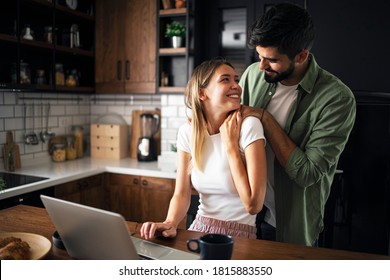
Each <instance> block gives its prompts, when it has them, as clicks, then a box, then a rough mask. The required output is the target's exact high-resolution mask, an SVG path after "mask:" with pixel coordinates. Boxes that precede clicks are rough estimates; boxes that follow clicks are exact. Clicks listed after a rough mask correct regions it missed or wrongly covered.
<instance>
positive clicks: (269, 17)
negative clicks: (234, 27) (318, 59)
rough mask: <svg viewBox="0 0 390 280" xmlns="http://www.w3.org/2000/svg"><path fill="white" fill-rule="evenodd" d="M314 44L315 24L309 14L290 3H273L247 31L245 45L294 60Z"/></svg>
mask: <svg viewBox="0 0 390 280" xmlns="http://www.w3.org/2000/svg"><path fill="white" fill-rule="evenodd" d="M313 42H314V25H313V22H312V19H311V16H310V14H309V13H308V12H307V11H306V10H305V9H303V8H301V7H299V6H297V5H295V4H290V3H281V4H276V5H275V6H273V7H271V8H270V9H269V10H268V11H267V12H266V13H265V14H264V15H263V16H262V17H261V18H259V19H258V20H256V21H255V22H254V23H253V24H252V25H251V26H250V27H249V29H248V46H249V47H250V48H252V49H254V48H256V46H261V47H276V48H278V51H279V52H280V53H281V54H286V55H287V56H288V57H289V58H290V59H293V58H294V57H295V55H297V54H298V53H299V52H300V51H302V50H310V49H311V47H312V45H313Z"/></svg>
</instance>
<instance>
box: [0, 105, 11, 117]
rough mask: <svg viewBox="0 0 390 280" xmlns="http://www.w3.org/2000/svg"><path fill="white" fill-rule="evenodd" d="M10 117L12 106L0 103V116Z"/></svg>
mask: <svg viewBox="0 0 390 280" xmlns="http://www.w3.org/2000/svg"><path fill="white" fill-rule="evenodd" d="M11 117H14V106H13V105H0V118H11Z"/></svg>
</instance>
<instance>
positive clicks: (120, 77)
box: [116, 60, 122, 81]
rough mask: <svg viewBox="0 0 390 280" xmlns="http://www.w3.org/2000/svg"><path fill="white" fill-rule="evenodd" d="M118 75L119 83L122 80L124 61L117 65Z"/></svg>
mask: <svg viewBox="0 0 390 280" xmlns="http://www.w3.org/2000/svg"><path fill="white" fill-rule="evenodd" d="M116 75H117V79H118V81H120V80H122V61H120V60H118V61H117V63H116Z"/></svg>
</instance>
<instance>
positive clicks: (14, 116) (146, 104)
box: [0, 92, 186, 168]
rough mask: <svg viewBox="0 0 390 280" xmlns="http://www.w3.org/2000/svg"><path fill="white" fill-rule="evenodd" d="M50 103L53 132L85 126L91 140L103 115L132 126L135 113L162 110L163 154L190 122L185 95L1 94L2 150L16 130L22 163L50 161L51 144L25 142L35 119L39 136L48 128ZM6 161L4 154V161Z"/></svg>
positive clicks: (0, 157) (50, 122)
mask: <svg viewBox="0 0 390 280" xmlns="http://www.w3.org/2000/svg"><path fill="white" fill-rule="evenodd" d="M48 103H50V108H51V116H50V118H49V130H51V131H53V132H54V133H56V134H57V135H61V134H67V133H71V128H72V126H73V125H81V126H83V127H84V134H85V137H86V139H89V124H90V123H93V122H95V121H96V120H97V118H98V117H99V116H101V115H104V114H112V113H115V114H120V115H121V116H122V117H123V118H124V119H125V121H126V123H128V124H129V125H131V122H132V119H131V114H132V110H136V109H137V110H140V109H146V110H150V109H155V108H160V109H161V115H162V120H161V128H162V133H161V151H169V150H170V149H171V144H175V143H176V134H177V129H178V127H179V126H180V125H181V124H182V123H183V122H185V120H186V115H185V106H184V101H183V96H182V95H161V96H157V95H150V96H144V95H142V96H129V95H120V94H118V95H112V94H110V95H86V94H53V93H15V92H0V147H1V148H2V147H3V145H4V144H5V141H6V140H5V139H6V132H7V131H13V132H14V141H15V142H16V143H17V144H19V149H20V154H21V158H22V161H23V160H28V159H36V158H44V157H47V158H49V154H48V152H47V151H48V143H47V142H46V143H42V141H40V142H39V144H38V145H30V144H25V143H24V135H25V132H26V131H27V132H30V131H32V128H33V122H32V120H33V119H34V127H35V130H34V131H35V133H37V134H39V132H40V131H42V130H44V129H45V126H46V124H45V109H46V108H47V104H48ZM24 104H27V106H26V108H27V115H28V118H27V119H26V121H25V119H24V107H25V106H24ZM32 104H35V113H36V114H35V118H33V117H32V110H31V108H32ZM41 109H42V111H43V112H42V113H41ZM25 123H26V124H27V126H26V129H25V128H24V126H25ZM129 131H131V129H129ZM2 160H3V159H2V154H1V155H0V162H1V161H2ZM1 167H2V166H1ZM1 167H0V168H1Z"/></svg>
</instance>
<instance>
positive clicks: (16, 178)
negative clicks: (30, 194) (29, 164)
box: [0, 172, 49, 189]
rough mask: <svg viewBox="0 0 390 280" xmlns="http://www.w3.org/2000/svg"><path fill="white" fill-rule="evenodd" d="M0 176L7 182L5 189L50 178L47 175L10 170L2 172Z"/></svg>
mask: <svg viewBox="0 0 390 280" xmlns="http://www.w3.org/2000/svg"><path fill="white" fill-rule="evenodd" d="M0 178H2V179H3V180H4V183H5V187H4V189H11V188H15V187H19V186H23V185H27V184H31V183H35V182H39V181H42V180H46V179H49V178H45V177H39V176H32V175H25V174H17V173H10V172H0Z"/></svg>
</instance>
